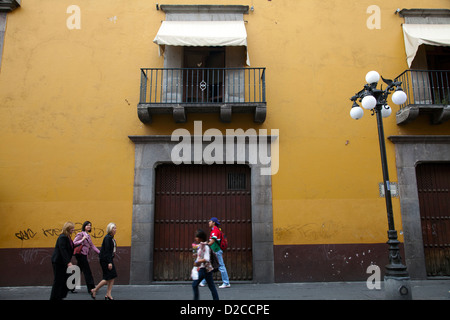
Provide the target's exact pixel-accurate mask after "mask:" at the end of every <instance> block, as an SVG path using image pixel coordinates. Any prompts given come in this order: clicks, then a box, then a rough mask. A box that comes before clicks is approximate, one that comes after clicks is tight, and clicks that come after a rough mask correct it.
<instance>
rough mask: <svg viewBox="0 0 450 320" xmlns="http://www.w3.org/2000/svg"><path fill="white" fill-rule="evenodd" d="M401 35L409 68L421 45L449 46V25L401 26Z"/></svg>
mask: <svg viewBox="0 0 450 320" xmlns="http://www.w3.org/2000/svg"><path fill="white" fill-rule="evenodd" d="M403 35H404V39H405V49H406V59H407V62H408V66H409V67H411V64H412V62H413V60H414V57H415V56H416V53H417V49H418V48H419V46H420V45H421V44H428V45H432V46H450V24H403Z"/></svg>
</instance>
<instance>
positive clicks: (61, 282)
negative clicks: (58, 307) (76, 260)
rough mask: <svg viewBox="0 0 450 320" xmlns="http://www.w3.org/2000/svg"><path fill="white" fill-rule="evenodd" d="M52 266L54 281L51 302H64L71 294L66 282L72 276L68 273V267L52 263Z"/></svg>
mask: <svg viewBox="0 0 450 320" xmlns="http://www.w3.org/2000/svg"><path fill="white" fill-rule="evenodd" d="M52 266H53V275H54V279H53V285H52V292H51V294H50V300H62V299H64V298H65V297H66V296H67V292H69V288H68V287H67V283H66V282H67V279H68V278H69V276H70V275H69V274H68V273H67V265H64V264H58V263H52Z"/></svg>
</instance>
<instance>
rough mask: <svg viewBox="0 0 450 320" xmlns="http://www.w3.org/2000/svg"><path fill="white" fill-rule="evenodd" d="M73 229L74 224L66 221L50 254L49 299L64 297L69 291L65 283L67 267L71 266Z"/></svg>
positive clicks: (67, 276) (67, 275)
mask: <svg viewBox="0 0 450 320" xmlns="http://www.w3.org/2000/svg"><path fill="white" fill-rule="evenodd" d="M74 229H75V225H74V224H73V223H72V222H70V221H68V222H66V223H65V224H64V226H63V230H62V232H61V234H60V235H59V237H58V240H56V245H55V250H54V251H53V255H52V266H53V274H54V280H53V286H52V292H51V294H50V300H61V299H64V298H65V297H66V296H67V292H68V291H69V288H68V287H67V283H66V282H67V279H68V278H69V274H67V268H68V267H70V266H72V262H71V260H72V255H73V242H72V238H71V236H72V233H73V230H74Z"/></svg>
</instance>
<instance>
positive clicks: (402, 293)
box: [384, 276, 412, 300]
mask: <svg viewBox="0 0 450 320" xmlns="http://www.w3.org/2000/svg"><path fill="white" fill-rule="evenodd" d="M384 291H385V298H386V300H412V292H411V283H410V278H409V277H393V276H385V277H384Z"/></svg>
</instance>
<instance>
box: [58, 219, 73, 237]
mask: <svg viewBox="0 0 450 320" xmlns="http://www.w3.org/2000/svg"><path fill="white" fill-rule="evenodd" d="M71 228H75V224H74V223H73V222H71V221H67V222H66V223H64V226H63V228H62V231H61V233H63V234H65V235H66V236H68V237H69V238H70V236H71V234H70V231H69V230H70V229H71Z"/></svg>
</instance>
